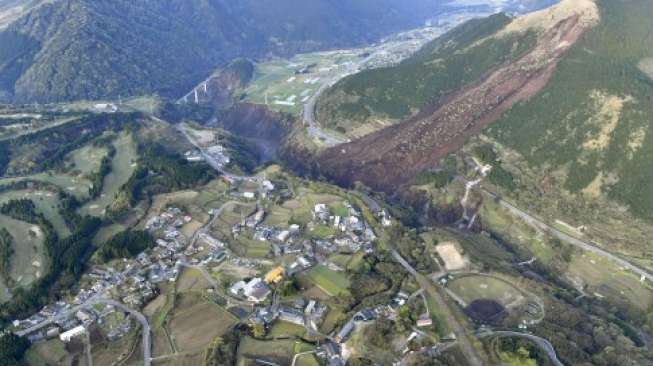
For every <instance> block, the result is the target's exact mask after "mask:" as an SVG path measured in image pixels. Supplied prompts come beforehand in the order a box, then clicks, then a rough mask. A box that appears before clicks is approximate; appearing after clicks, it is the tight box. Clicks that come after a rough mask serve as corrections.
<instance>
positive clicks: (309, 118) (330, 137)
mask: <svg viewBox="0 0 653 366" xmlns="http://www.w3.org/2000/svg"><path fill="white" fill-rule="evenodd" d="M402 46H403V45H402V44H401V43H400V44H396V45H394V46H392V47H389V48H385V47H382V48H380V49H377V50H376V51H374V52H373V53H372V54H370V55H369V56H367V57H365V58H364V59H362V60H360V61H358V62H354V63H352V64H351V65H350V66H349V67H348V68H347V70H346V71H345V72H343V73H341V74H339V75H337V76H334V77H333V78H331V79H329V80H328V81H325V82H324V83H322V85H321V86H320V87H319V88H318V89H317V91H316V92H315V94H313V96H312V97H311V98H309V99H308V100H307V101H306V103H305V104H304V123H305V124H306V125H307V127H306V128H307V131H308V134H309V135H310V136H311V137H313V138H317V139H319V140H321V141H322V142H323V143H324V144H326V145H327V146H335V145H339V144H342V143H345V142H349V140H347V139H344V138H342V137H340V136H337V135H336V134H334V133H332V132H329V131H326V130H323V129H322V128H320V127H319V124H318V123H317V121H316V120H315V107H316V105H317V101H318V99H319V98H320V96H321V95H322V93H324V92H325V91H326V90H327V89H329V88H330V87H332V86H333V85H335V84H336V83H337V82H338V81H340V80H342V79H344V78H345V77H347V76H349V75H352V74H354V73H356V72H358V71H360V69H361V68H362V67H363V66H364V65H365V64H366V63H368V62H370V61H371V60H373V59H374V58H376V57H378V56H379V55H381V54H384V53H387V52H390V51H391V50H392V49H394V48H399V47H402Z"/></svg>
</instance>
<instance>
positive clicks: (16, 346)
mask: <svg viewBox="0 0 653 366" xmlns="http://www.w3.org/2000/svg"><path fill="white" fill-rule="evenodd" d="M28 348H29V341H28V340H27V339H26V338H23V337H19V336H17V335H15V334H13V333H5V334H2V335H0V364H1V365H21V364H22V359H23V356H25V352H27V349H28Z"/></svg>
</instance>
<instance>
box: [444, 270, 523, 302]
mask: <svg viewBox="0 0 653 366" xmlns="http://www.w3.org/2000/svg"><path fill="white" fill-rule="evenodd" d="M448 287H449V289H450V290H451V291H453V292H454V293H455V294H456V295H458V296H460V297H461V298H462V299H463V300H464V301H465V302H466V303H467V304H470V303H471V302H473V301H474V300H479V299H491V300H495V301H497V302H498V303H500V304H502V305H503V306H507V305H510V304H512V303H514V302H517V301H521V300H522V299H523V295H522V293H521V291H520V290H519V289H517V288H515V287H514V286H512V285H510V284H508V283H507V282H505V281H502V280H499V279H496V278H493V277H488V276H480V275H479V276H476V275H472V276H464V277H460V278H457V279H455V280H453V281H451V282H449V284H448Z"/></svg>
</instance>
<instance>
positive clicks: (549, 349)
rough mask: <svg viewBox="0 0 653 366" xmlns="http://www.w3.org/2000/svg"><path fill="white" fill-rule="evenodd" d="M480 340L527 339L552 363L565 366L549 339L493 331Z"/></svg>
mask: <svg viewBox="0 0 653 366" xmlns="http://www.w3.org/2000/svg"><path fill="white" fill-rule="evenodd" d="M478 337H479V338H488V337H519V338H526V339H529V340H531V341H533V342H535V344H537V345H538V347H540V348H541V349H542V350H543V351H544V352H546V354H547V356H548V357H549V359H550V360H551V362H552V363H553V364H554V365H555V366H565V365H564V364H563V363H562V362H561V361H560V360H559V359H558V355H557V354H556V351H555V348H553V345H552V344H551V342H549V341H548V340H547V339H544V338H542V337H538V336H535V335H532V334H527V333H519V332H509V331H496V332H494V331H492V332H487V333H482V334H479V335H478Z"/></svg>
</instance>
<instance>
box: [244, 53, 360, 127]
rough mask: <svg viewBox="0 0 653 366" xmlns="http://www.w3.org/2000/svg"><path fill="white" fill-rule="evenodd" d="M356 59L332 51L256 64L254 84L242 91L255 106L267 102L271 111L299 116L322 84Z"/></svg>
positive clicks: (352, 54) (352, 55) (353, 56)
mask: <svg viewBox="0 0 653 366" xmlns="http://www.w3.org/2000/svg"><path fill="white" fill-rule="evenodd" d="M356 58H357V56H356V52H355V51H333V52H319V53H308V54H301V55H297V56H295V57H293V58H292V59H290V60H273V61H270V62H266V63H262V64H258V65H256V73H255V75H254V80H252V82H251V83H250V85H249V86H248V87H247V89H246V90H245V92H246V95H247V97H246V98H247V100H249V101H251V102H254V103H258V104H265V103H266V100H267V104H268V106H269V107H270V108H272V109H274V110H277V111H280V112H288V113H293V114H299V113H300V112H301V111H302V110H303V107H304V103H306V101H307V100H308V99H309V98H310V97H311V96H313V95H314V94H315V92H316V91H317V90H318V89H319V88H320V86H321V85H322V83H324V82H328V81H329V80H331V79H332V78H334V77H335V76H337V75H339V74H341V73H343V72H344V71H345V70H346V67H347V65H348V63H350V62H352V61H354V60H356Z"/></svg>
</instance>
